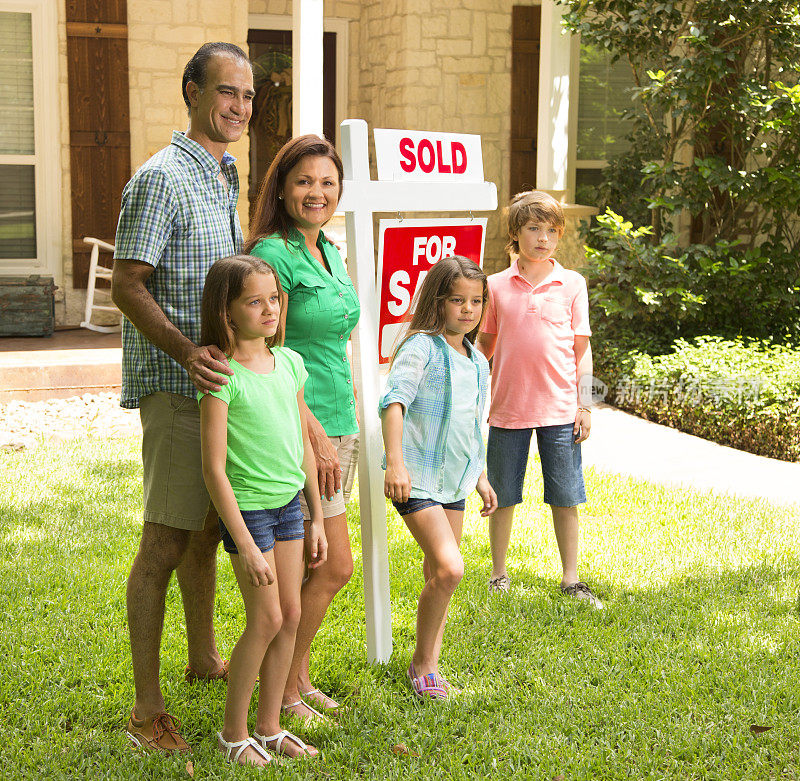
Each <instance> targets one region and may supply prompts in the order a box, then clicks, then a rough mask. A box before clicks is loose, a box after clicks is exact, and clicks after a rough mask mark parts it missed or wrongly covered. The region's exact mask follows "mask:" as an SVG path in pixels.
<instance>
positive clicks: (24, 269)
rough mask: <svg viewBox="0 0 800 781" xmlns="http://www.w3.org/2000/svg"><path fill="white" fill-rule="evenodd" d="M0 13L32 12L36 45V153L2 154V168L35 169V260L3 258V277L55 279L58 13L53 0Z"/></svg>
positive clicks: (1, 6) (8, 3) (20, 1)
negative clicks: (50, 277)
mask: <svg viewBox="0 0 800 781" xmlns="http://www.w3.org/2000/svg"><path fill="white" fill-rule="evenodd" d="M0 11H5V12H11V13H29V14H30V15H31V38H32V44H33V49H32V50H33V105H34V111H33V123H34V141H33V143H34V154H32V155H0V165H33V166H34V176H35V183H36V196H35V201H34V202H35V209H36V257H35V258H3V259H0V275H2V276H27V275H29V274H40V275H42V276H52V277H53V279H54V280H55V283H56V284H57V285H60V284H62V283H63V279H62V277H63V267H62V262H61V239H62V224H61V211H62V209H61V186H60V184H61V110H60V106H59V102H58V87H59V83H58V10H57V4H56V3H54V2H52V0H0Z"/></svg>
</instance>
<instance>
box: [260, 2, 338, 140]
mask: <svg viewBox="0 0 800 781" xmlns="http://www.w3.org/2000/svg"><path fill="white" fill-rule="evenodd" d="M349 22H350V20H349V19H342V18H338V17H327V16H326V17H325V19H324V20H323V22H322V29H323V30H324V31H325V32H326V33H336V108H335V114H336V116H335V117H334V124H335V126H336V141H335V143H336V146H337V148H341V138H340V133H341V130H340V127H339V125H340V124H341V123H342V120H344V119H346V118H347V105H348V103H347V98H348V96H347V84H348V68H347V60H348V51H349V49H350V42H349V40H348V38H349V31H350V23H349ZM247 24H248V29H250V30H289V31H291V29H292V15H291V14H287V15H285V16H283V15H279V14H250V15H249V16H248V17H247ZM317 29H319V28H317Z"/></svg>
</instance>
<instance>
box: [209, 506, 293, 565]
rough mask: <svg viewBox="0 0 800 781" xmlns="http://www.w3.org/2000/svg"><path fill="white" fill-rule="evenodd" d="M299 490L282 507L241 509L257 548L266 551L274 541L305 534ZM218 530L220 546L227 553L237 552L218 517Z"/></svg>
mask: <svg viewBox="0 0 800 781" xmlns="http://www.w3.org/2000/svg"><path fill="white" fill-rule="evenodd" d="M299 496H300V492H299V491H298V492H297V494H296V495H295V497H294V499H292V501H290V502H289V503H288V504H285V505H284V506H283V507H276V508H274V509H265V510H242V518H244V522H245V525H246V526H247V531H249V532H250V534H251V535H252V536H253V541H254V542H255V544H256V545H258V547H259V550H261V551H262V552H266V551H269V550H272V549H273V548H274V547H275V541H276V540H277V541H278V542H288V541H289V540H302V539H303V537H304V536H305V534H304V530H303V510H302V509H301V507H300V498H299ZM219 531H220V535H221V536H222V546H223V547H224V548H225V551H226V552H227V553H231V554H238V553H239V551H238V550H236V543H235V542H234V541H233V537H231V535H230V534H229V533H228V530H227V528H225V524H224V523H223V522H222V518H220V519H219Z"/></svg>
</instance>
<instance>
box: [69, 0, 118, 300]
mask: <svg viewBox="0 0 800 781" xmlns="http://www.w3.org/2000/svg"><path fill="white" fill-rule="evenodd" d="M66 9H67V64H68V74H69V76H68V78H69V130H70V169H71V176H72V274H73V287H75V288H85V287H86V278H87V271H88V268H89V254H90V251H89V249H88V248H87V246H86V245H85V244H84V243H83V241H82V239H83V237H84V236H95V237H96V238H98V239H103V240H104V241H111V242H113V240H114V234H115V232H116V227H117V218H118V216H119V208H120V198H121V196H122V188H123V187H124V186H125V183H126V182H127V181H128V179H129V178H130V174H131V137H130V110H129V101H128V26H127V19H128V11H127V0H66ZM104 284H106V285H107V284H108V283H104ZM99 286H101V285H100V283H99V282H98V287H99Z"/></svg>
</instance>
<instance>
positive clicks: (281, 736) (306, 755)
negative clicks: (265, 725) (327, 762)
mask: <svg viewBox="0 0 800 781" xmlns="http://www.w3.org/2000/svg"><path fill="white" fill-rule="evenodd" d="M253 737H254V738H255V739H256V740H257V741H258V742H259V743H260V744H261V746H262V748H263V749H264V750H265V751H266V750H269V751H274V752H275V753H276V754H279V755H280V756H282V757H286V758H287V759H310V758H312V757H318V756H319V751H317V753H316V754H312V753H311V752H310V751H309V749H310V748H313V746H308V745H306V744H305V743H303V741H302V740H300V738H298V737H297V735H293V734H292V733H291V732H288V731H287V730H285V729H284V730H281V731H280V732H276V733H275V734H274V735H260V734H259V733H258V732H254V733H253ZM287 739H288V740H291V741H293V742H294V743H295V745H296V746H297V747H298V748H299V749H300V753H299V754H297V755H296V756H292V755H291V754H287V753H286V752H285V751H283V750H282V746H283V742H284V741H285V740H287ZM273 741H275V746H267V743H272V742H273Z"/></svg>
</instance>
